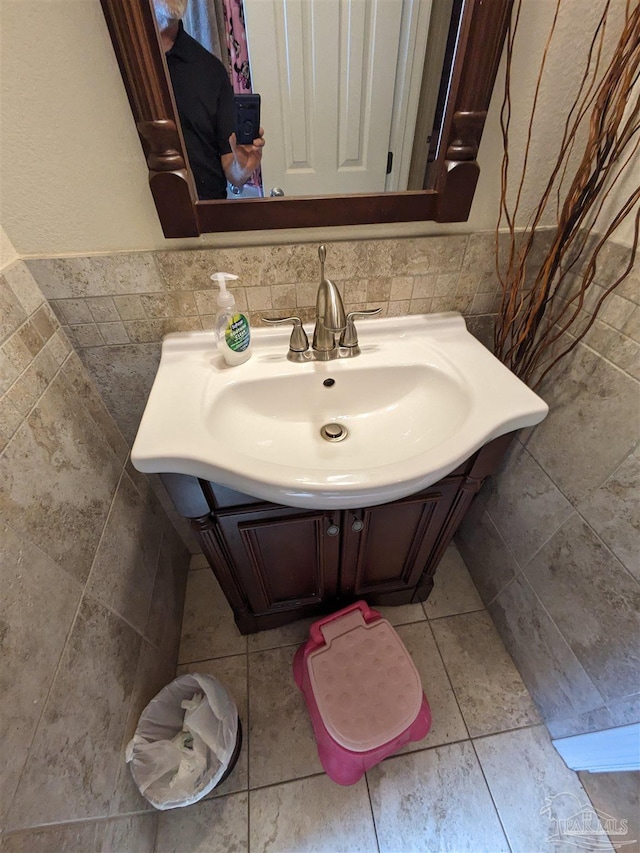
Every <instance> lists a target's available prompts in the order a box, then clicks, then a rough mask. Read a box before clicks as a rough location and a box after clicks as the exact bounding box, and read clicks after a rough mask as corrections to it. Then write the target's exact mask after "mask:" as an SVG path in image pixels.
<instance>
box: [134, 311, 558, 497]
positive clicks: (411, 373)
mask: <svg viewBox="0 0 640 853" xmlns="http://www.w3.org/2000/svg"><path fill="white" fill-rule="evenodd" d="M358 330H359V336H360V347H361V349H362V353H361V355H359V356H357V357H356V358H341V359H336V360H333V361H325V362H321V361H311V362H308V363H305V364H295V363H292V362H290V361H288V360H287V359H286V355H287V350H288V342H289V334H288V332H287V331H286V330H283V329H281V328H269V329H254V330H252V350H253V354H252V357H251V358H250V359H249V361H247V362H245V363H244V364H241V365H239V366H236V367H227V366H226V365H225V364H224V362H223V360H222V357H221V356H220V355H219V354H218V352H217V349H216V346H215V341H214V338H213V335H212V333H211V332H189V333H181V334H175V335H169V336H168V337H167V338H166V339H165V341H164V343H163V346H162V358H161V361H160V366H159V368H158V373H157V376H156V379H155V382H154V385H153V388H152V390H151V394H150V396H149V400H148V403H147V407H146V409H145V412H144V415H143V417H142V421H141V424H140V428H139V430H138V435H137V437H136V440H135V443H134V446H133V449H132V452H131V459H132V462H133V464H134V465H135V467H136V468H137V469H138V470H140V471H145V472H147V473H152V472H160V473H167V472H174V473H180V474H191V475H194V476H197V477H201V478H204V479H207V480H212V481H214V482H216V483H219V484H221V485H225V486H228V487H230V488H233V489H236V490H238V491H240V492H244V493H246V494H250V495H254V496H256V497H260V498H263V499H265V500H268V501H272V502H274V503H281V504H285V505H288V506H300V507H310V508H315V509H322V508H327V509H329V508H332V509H346V508H349V507H362V506H373V505H376V504H381V503H386V502H387V501H392V500H396V499H397V498H400V497H404V496H405V495H409V494H412V493H414V492H417V491H419V490H420V489H422V488H426V487H427V486H429V485H431V484H432V483H434V482H436V481H437V480H439V479H441V478H442V477H444V476H445V475H446V474H448V473H449V472H450V471H452V470H453V469H454V468H456V467H457V466H458V465H459V464H460V463H461V462H463V461H464V460H465V459H467V458H468V457H469V456H471V454H472V453H474V452H475V451H476V450H479V449H480V447H482V446H483V445H484V444H486V443H487V442H488V441H491V440H492V439H494V438H497V437H498V436H500V435H503V434H504V433H507V432H511V431H512V430H515V429H519V428H521V427H525V426H532V425H534V424H536V423H538V422H539V421H541V420H542V419H543V418H544V417H545V415H546V413H547V411H548V409H547V405H546V404H545V403H544V402H543V401H542V400H541V399H540V398H539V397H538V396H537V395H536V394H534V393H533V392H532V391H531V390H530V389H529V388H527V387H526V385H524V384H523V383H522V382H521V381H520V380H519V379H517V378H516V377H515V376H514V375H513V374H512V373H511V372H510V371H509V370H507V368H506V367H504V365H502V364H501V363H500V362H499V361H498V360H497V359H496V358H494V357H493V356H492V355H491V354H490V353H489V351H488V350H487V349H486V348H485V347H483V346H482V344H480V343H479V342H478V341H477V340H476V339H475V338H474V337H473V336H472V335H471V334H470V333H469V332H468V331H467V328H466V325H465V322H464V319H463V318H462V316H461V315H459V314H431V315H418V316H409V317H398V318H387V319H382V320H378V319H376V320H368V321H361V322H360V323H359V324H358ZM323 428H325V429H324V430H323Z"/></svg>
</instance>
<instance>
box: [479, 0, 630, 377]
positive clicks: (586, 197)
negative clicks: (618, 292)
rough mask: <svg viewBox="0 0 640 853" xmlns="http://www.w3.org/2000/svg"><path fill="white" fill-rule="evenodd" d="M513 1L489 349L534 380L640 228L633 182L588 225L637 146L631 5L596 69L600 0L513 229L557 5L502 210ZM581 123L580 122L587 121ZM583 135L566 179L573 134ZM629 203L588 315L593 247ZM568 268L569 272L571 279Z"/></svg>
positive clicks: (601, 31) (586, 317) (558, 352)
mask: <svg viewBox="0 0 640 853" xmlns="http://www.w3.org/2000/svg"><path fill="white" fill-rule="evenodd" d="M521 5H522V0H517V3H516V6H515V10H514V16H513V21H512V24H511V27H510V29H509V31H508V33H507V43H506V75H505V95H504V100H503V104H502V110H501V115H500V123H501V129H502V137H503V146H504V154H503V160H502V178H501V197H500V217H499V220H498V225H497V228H496V266H497V273H498V280H499V282H500V285H501V289H502V298H501V304H500V310H499V315H498V318H497V322H496V329H495V341H494V343H495V352H496V355H497V356H498V357H499V358H500V359H501V360H502V361H503V362H504V363H505V364H506V365H507V366H508V367H509V368H511V370H513V371H514V373H516V374H517V375H518V376H520V377H521V378H522V379H523V380H524V381H525V382H527V383H528V384H530V385H531V386H532V387H534V388H536V387H538V385H539V384H540V382H541V381H542V379H543V378H544V377H545V376H546V375H547V374H548V372H549V371H550V370H551V369H552V368H553V367H555V365H556V364H557V363H558V361H559V360H560V359H562V358H564V357H565V356H566V355H567V354H568V353H569V352H571V351H572V350H573V349H574V348H575V347H576V346H577V344H578V343H579V342H580V341H581V340H582V339H583V338H584V336H585V335H586V333H587V332H588V331H589V329H590V328H591V326H592V325H593V323H594V321H595V319H596V316H597V314H598V312H599V310H600V308H601V306H602V304H603V303H604V301H605V300H606V298H607V296H608V295H609V294H610V293H611V292H613V290H615V288H616V287H618V285H619V284H620V283H621V282H622V281H624V279H625V278H626V277H627V275H628V274H629V272H630V271H631V269H632V267H633V264H634V261H635V256H636V250H637V246H638V236H639V231H640V209H639V205H640V176H638V180H637V183H638V184H639V185H638V186H637V187H636V188H635V189H633V190H632V192H631V193H630V194H629V195H628V197H627V198H625V199H624V201H623V202H621V203H619V204H618V205H617V206H616V208H615V211H614V213H613V214H612V215H611V221H610V222H609V224H608V225H607V227H606V229H605V231H604V233H603V234H596V233H595V231H594V225H595V224H596V222H597V220H598V216H599V215H600V214H601V212H602V210H603V208H604V204H605V202H607V201H608V200H610V199H611V198H612V192H613V190H614V189H618V187H619V182H620V180H621V179H622V178H623V177H626V175H627V174H628V173H629V170H630V169H631V168H633V165H634V162H635V161H634V157H635V155H636V152H637V151H638V149H639V147H640V94H639V93H640V84H639V83H638V79H639V72H640V3H637V2H636V3H635V4H634V6H633V8H630V4H629V3H627V6H626V12H625V21H624V26H623V28H622V32H621V33H620V36H619V39H618V41H617V43H616V46H615V49H614V51H613V54H612V56H611V59H610V61H609V64H608V65H607V67H606V68H604V69H602V68H601V66H602V59H603V48H604V44H605V34H606V29H607V23H608V19H609V13H610V0H607V2H606V3H605V5H604V8H603V12H602V15H601V17H600V19H599V21H598V24H597V27H596V29H595V31H594V33H593V37H592V39H591V43H590V45H589V50H588V52H587V57H586V63H585V69H584V72H583V75H582V78H581V81H580V84H579V86H578V91H577V93H576V95H575V98H574V100H573V104H572V106H571V109H570V110H569V114H568V116H567V119H566V122H565V126H564V132H563V135H562V139H561V141H560V146H559V151H558V154H557V157H556V160H555V162H554V165H553V168H552V170H551V175H550V177H549V179H548V181H547V184H546V186H545V187H544V189H543V192H542V196H541V198H540V201H539V202H538V204H537V205H536V207H535V209H534V210H533V212H532V214H531V216H530V219H529V222H528V224H527V226H526V228H525V230H524V232H518V231H517V230H516V219H517V214H518V210H519V207H520V203H521V198H522V190H523V186H524V183H525V180H526V177H527V166H528V163H529V155H530V148H531V142H532V137H533V123H534V118H535V114H536V109H537V103H538V94H539V91H540V87H541V84H542V80H543V77H544V72H545V66H546V61H547V55H548V52H549V49H550V46H551V43H552V40H553V35H554V31H555V27H556V23H557V20H558V15H559V12H560V7H561V5H562V0H556V8H555V14H554V17H553V22H552V25H551V30H550V32H549V36H548V39H547V42H546V45H545V48H544V53H543V57H542V61H541V66H540V71H539V74H538V78H537V83H536V89H535V95H534V99H533V106H532V109H531V115H530V119H529V125H528V131H527V141H526V146H525V151H524V161H523V167H522V172H521V174H520V180H519V184H518V187H517V192H516V198H515V203H514V205H513V209H512V210H511V209H510V207H509V204H508V201H507V198H508V186H509V166H510V159H509V125H510V122H511V92H510V86H511V70H512V57H513V49H514V42H515V39H516V35H517V30H518V23H519V21H520V11H521ZM587 121H588V129H587ZM585 132H586V142H585V143H584V150H583V152H582V156H581V158H580V162H579V163H578V165H577V166H576V167H575V171H574V174H573V177H572V179H571V181H570V183H569V186H568V187H566V183H567V173H568V171H569V169H570V168H571V167H572V163H573V160H574V156H575V150H576V147H577V145H578V144H579V140H580V138H581V135H582V134H584V133H585ZM551 204H554V207H555V218H556V226H555V230H554V231H553V232H552V234H551V241H550V246H549V248H548V250H547V252H546V255H545V258H544V260H543V262H542V263H541V264H540V266H539V268H538V269H537V270H536V271H535V276H534V278H533V281H532V282H531V281H530V276H528V275H527V263H528V262H529V263H530V261H531V257H530V256H531V253H532V249H533V245H534V240H535V237H536V233H538V231H539V227H540V223H541V221H542V220H543V216H544V214H545V213H547V211H548V209H549V207H550V205H551ZM634 210H636V215H635V221H634V237H633V246H632V250H631V255H630V259H629V263H628V264H627V267H626V268H625V270H624V271H623V272H622V273H621V275H620V276H619V277H618V278H617V279H616V281H615V282H614V283H613V284H612V285H610V286H609V287H608V288H606V290H605V291H604V293H602V294H601V295H600V297H599V298H598V299H597V301H596V303H595V306H594V308H593V310H592V312H591V313H588V312H587V311H585V310H584V304H585V298H586V295H587V292H588V291H589V290H590V288H592V285H593V284H594V280H595V277H596V274H597V270H598V260H599V259H600V256H601V253H602V250H603V247H604V246H605V244H606V242H607V240H608V239H609V238H610V237H611V236H612V235H613V234H614V233H615V231H616V230H617V229H618V228H619V226H620V225H621V223H622V222H624V220H625V219H626V218H627V217H628V216H630V215H631V214H632V213H633V211H634ZM503 219H504V221H505V222H506V226H507V252H506V266H505V269H504V271H503V270H502V268H501V257H500V256H501V249H502V235H501V225H502V222H503ZM574 270H577V271H578V276H577V284H572V280H576V275H575V274H574Z"/></svg>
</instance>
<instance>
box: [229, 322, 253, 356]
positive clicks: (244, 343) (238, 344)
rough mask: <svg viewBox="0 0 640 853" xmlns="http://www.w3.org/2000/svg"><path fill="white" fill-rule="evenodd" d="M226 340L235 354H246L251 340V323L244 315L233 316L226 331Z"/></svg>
mask: <svg viewBox="0 0 640 853" xmlns="http://www.w3.org/2000/svg"><path fill="white" fill-rule="evenodd" d="M224 339H225V341H226V344H227V346H228V347H229V349H232V350H233V351H234V352H244V351H245V350H246V349H247V347H248V346H249V341H250V340H251V331H250V330H249V322H248V321H247V318H246V317H245V316H244V314H233V315H232V316H231V318H230V319H229V322H228V323H227V328H226V329H225V330H224Z"/></svg>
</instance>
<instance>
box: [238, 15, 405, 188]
mask: <svg viewBox="0 0 640 853" xmlns="http://www.w3.org/2000/svg"><path fill="white" fill-rule="evenodd" d="M244 9H245V23H246V28H247V40H248V44H249V60H250V63H251V77H252V83H253V91H254V92H259V93H260V95H261V97H262V111H261V124H262V126H263V127H264V132H265V140H266V146H265V149H264V153H263V159H262V175H263V181H264V188H265V195H268V194H269V191H270V190H271V188H272V187H282V189H283V190H284V192H285V195H287V196H290V195H326V194H340V195H343V194H345V193H367V192H373V193H378V192H383V191H384V185H385V174H386V170H387V153H388V150H389V135H390V127H391V116H392V110H393V94H394V85H395V74H396V64H397V61H398V42H399V35H400V23H401V19H402V0H244Z"/></svg>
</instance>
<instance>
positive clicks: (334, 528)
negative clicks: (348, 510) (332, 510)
mask: <svg viewBox="0 0 640 853" xmlns="http://www.w3.org/2000/svg"><path fill="white" fill-rule="evenodd" d="M338 533H340V528H339V527H338V525H337V524H333V523H332V524H330V525H329V527H327V534H328V535H329V536H337V535H338Z"/></svg>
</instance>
